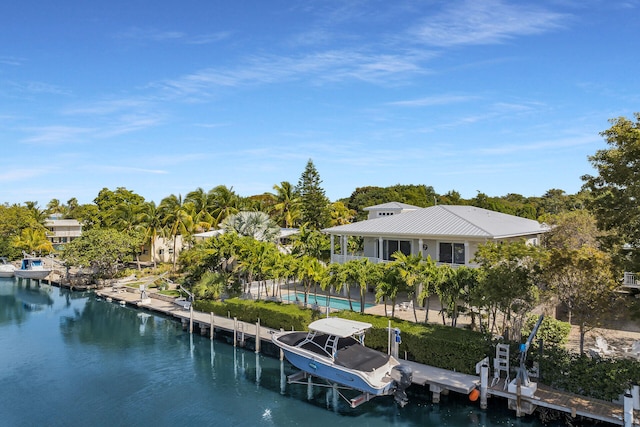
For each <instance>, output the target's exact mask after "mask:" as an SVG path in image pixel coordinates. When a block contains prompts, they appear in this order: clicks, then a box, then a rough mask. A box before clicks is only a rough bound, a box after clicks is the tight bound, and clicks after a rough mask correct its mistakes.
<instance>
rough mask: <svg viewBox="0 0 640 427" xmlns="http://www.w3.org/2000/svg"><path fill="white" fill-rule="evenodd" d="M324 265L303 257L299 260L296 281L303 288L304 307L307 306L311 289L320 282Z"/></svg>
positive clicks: (316, 260) (311, 258)
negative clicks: (297, 280) (300, 283)
mask: <svg viewBox="0 0 640 427" xmlns="http://www.w3.org/2000/svg"><path fill="white" fill-rule="evenodd" d="M324 269H325V267H324V265H322V264H321V263H320V261H318V259H317V258H314V257H312V256H308V255H305V256H303V257H302V258H301V259H300V266H299V269H298V279H300V281H301V282H302V285H303V287H304V306H305V307H306V306H307V302H308V300H309V293H310V292H311V287H312V286H313V287H314V288H315V286H316V285H317V284H318V283H320V282H321V281H322V276H323V274H324Z"/></svg>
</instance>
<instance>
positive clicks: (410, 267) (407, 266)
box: [391, 251, 422, 322]
mask: <svg viewBox="0 0 640 427" xmlns="http://www.w3.org/2000/svg"><path fill="white" fill-rule="evenodd" d="M392 257H393V258H394V261H392V263H391V264H393V265H394V266H395V267H396V268H397V269H398V273H399V274H400V277H401V278H402V280H403V281H404V284H405V287H406V289H407V296H408V297H409V298H411V301H413V304H411V306H412V307H413V318H414V320H415V321H416V322H418V314H417V313H416V305H417V301H416V297H417V295H418V287H419V285H420V279H421V275H420V264H421V263H422V256H421V255H406V254H403V253H402V252H399V251H398V252H395V253H394V254H393V255H392Z"/></svg>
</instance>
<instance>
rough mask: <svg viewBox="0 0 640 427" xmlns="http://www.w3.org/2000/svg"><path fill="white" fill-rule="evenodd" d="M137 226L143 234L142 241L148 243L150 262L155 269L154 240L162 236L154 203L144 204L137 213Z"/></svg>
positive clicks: (160, 222)
mask: <svg viewBox="0 0 640 427" xmlns="http://www.w3.org/2000/svg"><path fill="white" fill-rule="evenodd" d="M138 224H139V226H140V227H141V228H142V230H143V232H144V241H145V242H147V243H149V252H150V253H151V262H152V263H153V268H155V267H156V240H157V239H158V237H162V236H163V235H164V230H163V228H162V218H161V212H160V210H159V209H158V207H157V206H156V204H155V202H153V201H151V202H146V203H144V204H143V205H142V206H141V207H140V210H139V211H138Z"/></svg>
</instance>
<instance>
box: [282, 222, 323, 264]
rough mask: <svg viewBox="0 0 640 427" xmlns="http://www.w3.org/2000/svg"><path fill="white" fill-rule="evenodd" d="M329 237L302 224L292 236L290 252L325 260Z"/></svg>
mask: <svg viewBox="0 0 640 427" xmlns="http://www.w3.org/2000/svg"><path fill="white" fill-rule="evenodd" d="M329 245H330V242H329V238H328V237H327V236H326V235H325V234H323V233H321V232H320V231H318V230H314V229H311V228H309V227H307V226H306V224H304V225H302V226H301V227H300V229H299V231H298V234H296V235H294V236H293V237H292V245H291V246H292V248H291V253H292V254H293V255H295V256H304V255H308V256H312V257H314V258H318V259H322V260H325V259H326V258H327V257H326V255H325V254H327V253H329V251H328V248H329Z"/></svg>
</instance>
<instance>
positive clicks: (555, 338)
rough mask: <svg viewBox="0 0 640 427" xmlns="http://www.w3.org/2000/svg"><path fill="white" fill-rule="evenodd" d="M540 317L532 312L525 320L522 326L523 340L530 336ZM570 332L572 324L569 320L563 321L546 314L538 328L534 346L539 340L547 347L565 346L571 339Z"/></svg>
mask: <svg viewBox="0 0 640 427" xmlns="http://www.w3.org/2000/svg"><path fill="white" fill-rule="evenodd" d="M538 317H539V316H536V315H535V314H532V315H531V316H529V317H528V318H527V320H526V321H525V323H524V326H523V327H522V339H523V340H526V339H527V338H529V335H530V334H531V331H532V330H533V327H534V326H535V324H536V322H537V321H538ZM569 333H571V324H570V323H569V322H563V321H561V320H556V319H554V318H552V317H549V316H545V318H544V319H542V323H541V324H540V327H539V328H538V332H537V334H536V336H535V340H534V342H533V346H534V347H536V346H537V344H538V342H539V340H542V342H543V345H544V346H545V347H549V346H552V347H563V346H564V345H565V344H566V343H567V341H568V340H569Z"/></svg>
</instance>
